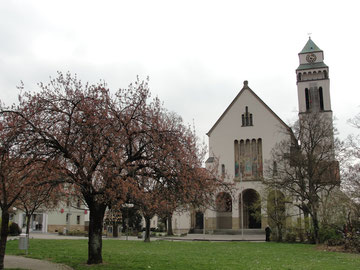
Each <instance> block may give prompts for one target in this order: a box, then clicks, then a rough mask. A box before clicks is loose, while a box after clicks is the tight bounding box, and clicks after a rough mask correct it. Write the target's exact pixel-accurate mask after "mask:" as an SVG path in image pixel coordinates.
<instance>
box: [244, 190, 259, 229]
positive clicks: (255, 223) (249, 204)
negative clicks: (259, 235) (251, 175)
mask: <svg viewBox="0 0 360 270" xmlns="http://www.w3.org/2000/svg"><path fill="white" fill-rule="evenodd" d="M241 201H242V202H243V206H242V205H241ZM242 217H243V220H244V221H243V223H242V221H241V219H242ZM239 223H240V229H241V226H242V224H243V226H244V229H260V228H261V200H260V195H259V193H258V192H257V191H256V190H254V189H245V190H244V191H243V192H242V200H241V194H240V195H239Z"/></svg>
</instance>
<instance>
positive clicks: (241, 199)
mask: <svg viewBox="0 0 360 270" xmlns="http://www.w3.org/2000/svg"><path fill="white" fill-rule="evenodd" d="M240 194H241V196H240V204H241V239H242V240H244V200H243V186H242V173H241V172H240Z"/></svg>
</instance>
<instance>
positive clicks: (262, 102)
mask: <svg viewBox="0 0 360 270" xmlns="http://www.w3.org/2000/svg"><path fill="white" fill-rule="evenodd" d="M246 90H248V91H249V92H250V93H251V94H252V95H253V96H254V97H255V98H256V99H257V100H258V101H259V102H260V103H261V104H262V105H263V106H264V107H265V108H266V109H267V110H268V111H269V112H270V113H271V114H272V115H273V116H275V118H277V119H278V120H279V122H280V123H281V124H283V125H284V127H285V128H286V129H290V128H289V126H288V125H287V124H286V123H285V122H284V121H283V120H281V118H280V117H279V116H277V115H276V113H274V112H273V110H271V109H270V107H269V106H268V105H266V104H265V102H264V101H262V99H261V98H259V97H258V95H256V94H255V92H254V91H253V90H251V89H250V87H249V86H248V81H244V86H243V88H242V89H241V90H240V92H239V93H238V94H237V96H236V97H235V98H234V100H233V101H232V102H231V103H230V105H229V106H228V107H227V108H226V110H225V111H224V112H223V114H222V115H221V116H220V118H219V119H218V120H217V121H216V123H215V124H214V125H213V126H212V128H211V129H210V130H209V132H208V133H206V135H208V136H210V135H211V132H212V131H213V130H214V129H215V128H216V126H217V125H218V124H219V123H220V121H221V120H222V119H223V118H224V116H225V115H226V113H227V112H228V111H229V110H230V108H231V107H232V106H233V105H234V104H235V102H236V100H237V99H238V98H239V97H240V96H241V94H242V93H244V91H246Z"/></svg>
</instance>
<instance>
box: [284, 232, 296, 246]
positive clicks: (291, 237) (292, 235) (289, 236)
mask: <svg viewBox="0 0 360 270" xmlns="http://www.w3.org/2000/svg"><path fill="white" fill-rule="evenodd" d="M285 241H286V242H289V243H295V242H296V232H294V231H293V230H288V231H287V232H286V235H285Z"/></svg>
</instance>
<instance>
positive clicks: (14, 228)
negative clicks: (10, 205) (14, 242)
mask: <svg viewBox="0 0 360 270" xmlns="http://www.w3.org/2000/svg"><path fill="white" fill-rule="evenodd" d="M20 233H21V229H20V227H19V225H17V223H15V222H12V223H10V225H9V235H11V236H17V235H19V234H20Z"/></svg>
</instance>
